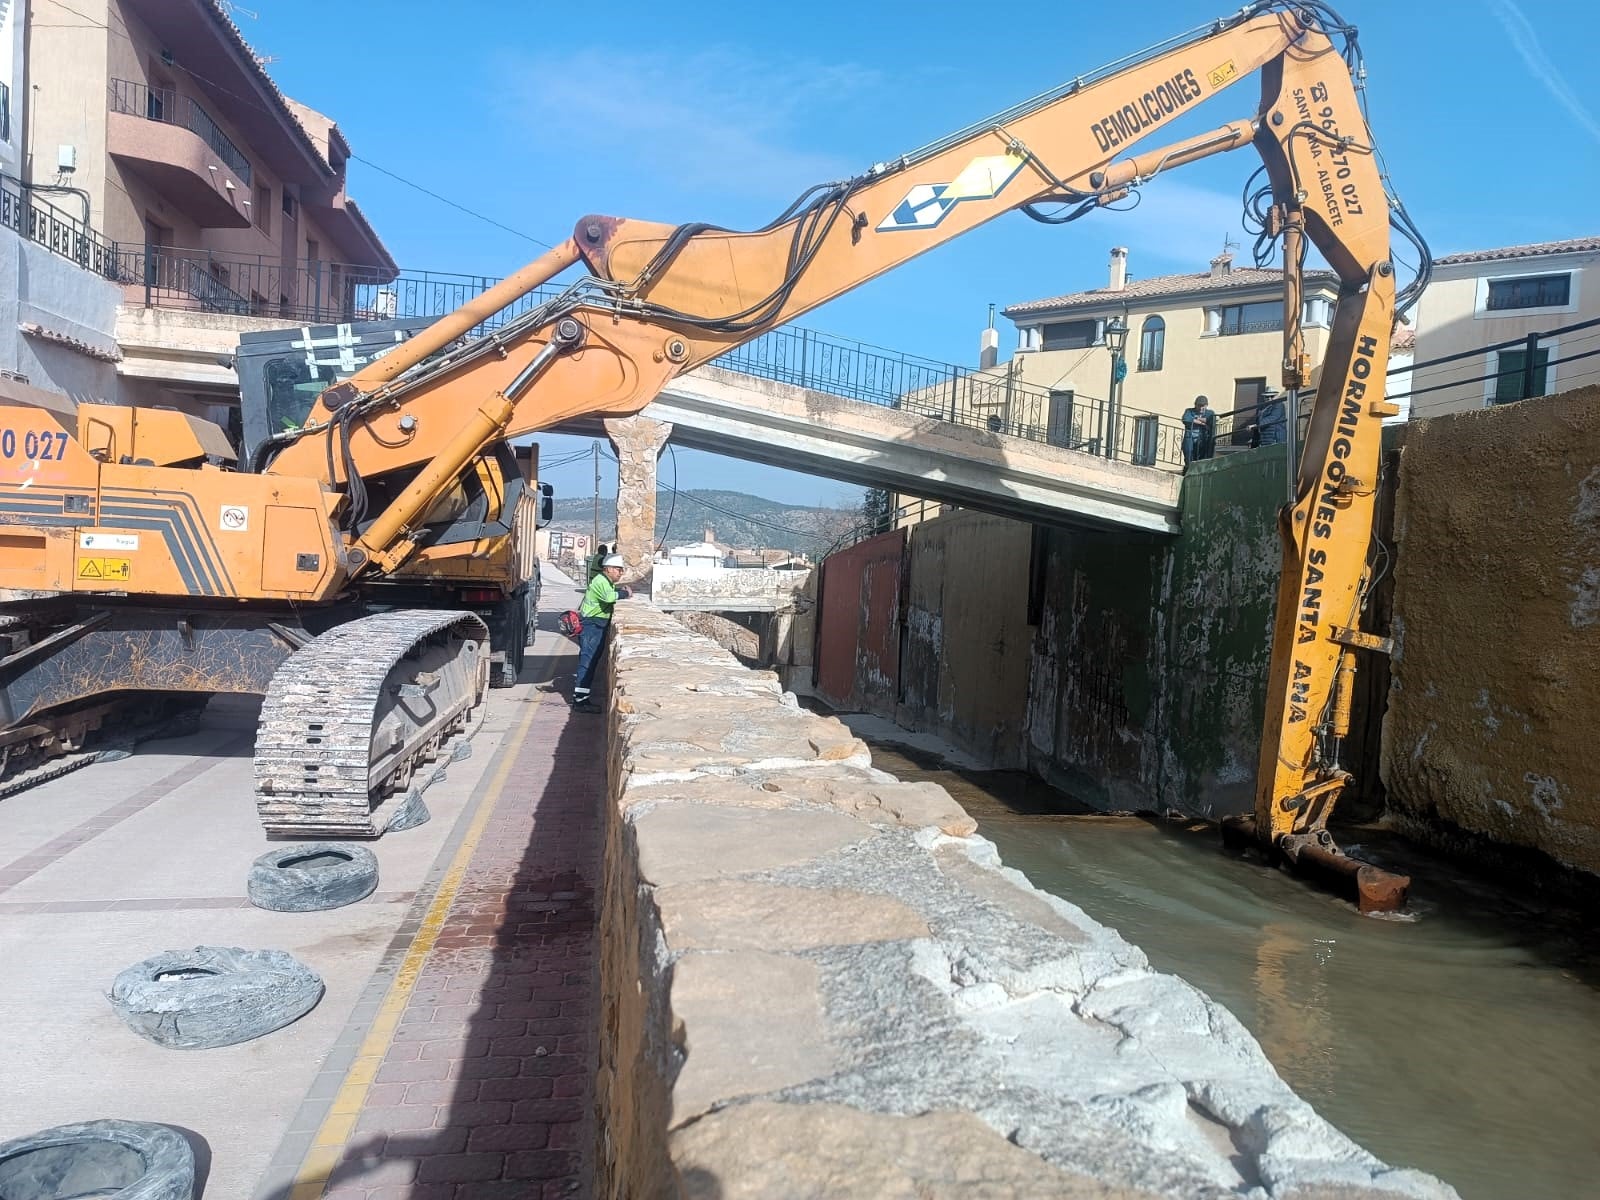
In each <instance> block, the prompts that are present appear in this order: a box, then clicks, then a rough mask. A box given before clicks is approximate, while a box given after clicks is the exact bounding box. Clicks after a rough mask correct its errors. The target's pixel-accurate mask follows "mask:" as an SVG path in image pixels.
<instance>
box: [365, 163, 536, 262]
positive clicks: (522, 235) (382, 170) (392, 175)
mask: <svg viewBox="0 0 1600 1200" xmlns="http://www.w3.org/2000/svg"><path fill="white" fill-rule="evenodd" d="M350 157H351V158H353V159H355V160H356V161H357V162H360V163H366V164H367V166H369V167H371V168H372V169H373V170H374V171H377V172H379V173H380V174H383V175H387V176H388V177H389V178H390V179H395V180H398V181H399V182H401V183H403V184H405V185H406V186H407V187H408V188H415V189H416V190H417V191H419V192H421V193H422V194H423V195H424V196H432V197H433V198H434V199H435V200H437V201H439V203H440V204H448V205H449V206H450V207H451V208H454V209H459V210H460V211H461V212H464V213H466V214H467V215H468V216H469V217H477V218H478V220H480V221H484V222H487V223H488V224H490V225H493V226H494V227H495V228H496V229H503V230H505V231H506V232H507V233H510V234H514V235H516V236H517V237H519V238H523V239H525V240H526V241H530V242H532V243H533V244H534V245H535V246H543V247H544V248H545V249H546V250H553V249H554V248H555V247H553V246H552V245H551V244H550V243H549V242H546V241H541V240H540V239H539V238H536V237H534V236H533V235H532V234H528V233H523V232H522V230H520V229H513V228H511V226H509V225H505V224H502V223H501V222H499V221H496V220H495V219H494V218H493V217H486V216H484V215H483V214H482V213H481V212H474V211H473V210H472V209H470V208H468V207H467V206H466V205H465V204H457V203H456V202H455V201H454V200H451V199H449V198H448V197H445V196H441V195H440V194H439V193H438V192H435V191H430V190H429V189H428V188H425V187H423V186H422V185H421V184H420V183H413V182H412V181H411V180H409V179H407V178H406V177H405V176H404V175H396V174H395V173H394V172H393V171H391V170H389V169H388V168H387V167H380V166H379V165H378V164H377V163H375V162H373V161H372V160H371V159H370V158H363V157H362V156H361V155H359V154H351V155H350Z"/></svg>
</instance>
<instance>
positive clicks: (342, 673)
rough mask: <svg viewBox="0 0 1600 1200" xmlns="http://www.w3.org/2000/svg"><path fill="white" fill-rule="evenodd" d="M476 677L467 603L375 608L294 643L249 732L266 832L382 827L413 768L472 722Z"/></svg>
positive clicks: (480, 633) (479, 701)
mask: <svg viewBox="0 0 1600 1200" xmlns="http://www.w3.org/2000/svg"><path fill="white" fill-rule="evenodd" d="M488 679H489V630H488V627H487V626H486V625H484V623H483V622H482V621H481V620H479V619H478V618H477V617H476V616H474V615H472V614H471V613H463V612H438V611H421V610H400V611H396V612H387V613H379V614H377V615H376V616H370V617H362V618H360V619H359V620H355V621H350V622H347V623H346V624H343V625H340V626H338V627H336V628H334V629H331V630H329V631H328V632H327V633H324V634H322V635H321V636H320V637H317V638H315V639H314V640H312V641H311V642H310V643H308V644H307V645H306V646H304V647H303V648H301V649H300V650H297V651H296V652H295V653H294V654H292V655H290V657H289V658H288V660H287V661H285V662H284V664H283V666H281V667H280V668H278V672H277V674H276V675H274V676H273V678H272V684H271V686H270V688H269V689H268V691H267V697H266V700H265V701H264V702H263V703H262V706H261V724H260V728H259V730H258V732H257V734H256V761H255V766H256V809H257V811H258V813H259V814H260V816H261V823H262V825H263V826H265V828H266V831H267V835H268V836H269V837H293V838H326V837H358V838H359V837H367V838H370V837H377V836H379V835H380V834H382V833H383V831H384V829H385V828H386V827H387V825H388V823H389V820H390V819H391V817H393V815H394V813H395V811H396V810H397V809H398V808H399V807H400V801H402V800H404V798H405V795H406V791H407V788H408V786H409V785H410V783H411V780H412V777H413V776H414V775H415V774H416V771H417V768H418V767H419V766H421V765H423V764H425V763H428V762H431V761H433V760H434V759H436V758H438V757H439V756H440V753H441V751H442V749H443V747H444V745H445V743H446V742H448V741H449V740H450V739H451V738H452V737H454V736H456V735H457V734H460V733H462V732H463V731H465V730H468V729H470V728H471V727H472V725H473V723H474V721H475V719H476V717H477V716H478V714H479V713H481V710H482V706H483V703H484V698H485V695H486V692H487V688H488Z"/></svg>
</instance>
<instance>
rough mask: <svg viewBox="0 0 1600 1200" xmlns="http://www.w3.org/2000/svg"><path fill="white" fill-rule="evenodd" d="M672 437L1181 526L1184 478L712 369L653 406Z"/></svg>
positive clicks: (1055, 517) (814, 470)
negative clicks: (1180, 504)
mask: <svg viewBox="0 0 1600 1200" xmlns="http://www.w3.org/2000/svg"><path fill="white" fill-rule="evenodd" d="M644 415H645V416H647V417H653V418H655V419H656V420H659V421H665V422H669V423H670V424H671V425H672V430H673V432H672V441H673V443H674V444H676V445H679V446H685V447H688V448H690V449H695V450H709V451H712V452H714V453H717V454H727V455H730V456H732V457H734V458H742V459H746V460H748V461H751V462H761V463H766V464H768V465H770V466H775V467H784V468H787V469H788V470H791V471H804V472H807V473H809V474H813V475H821V476H824V477H826V478H829V479H837V480H839V481H841V482H843V483H853V484H860V485H862V486H864V487H878V488H887V489H889V490H890V491H895V492H903V493H906V494H908V495H914V496H920V497H923V498H925V499H928V500H938V501H941V502H944V503H948V504H958V505H960V506H962V507H963V508H971V509H976V510H978V511H980V512H991V513H995V514H997V515H1000V516H1006V517H1014V518H1017V519H1018V520H1023V521H1034V522H1039V523H1043V524H1060V525H1091V526H1097V527H1101V528H1120V529H1137V530H1141V531H1143V532H1146V533H1156V534H1171V533H1176V532H1177V530H1178V488H1179V485H1180V483H1181V482H1182V479H1181V476H1179V475H1178V474H1177V473H1176V472H1174V471H1171V470H1161V469H1158V468H1156V467H1144V466H1133V465H1131V464H1128V463H1125V462H1118V461H1115V460H1109V459H1105V458H1099V457H1096V456H1095V455H1093V454H1087V453H1085V452H1083V451H1081V450H1071V449H1067V448H1065V447H1061V446H1053V445H1050V444H1049V443H1047V442H1040V441H1034V440H1031V439H1028V438H1022V437H1015V436H1009V435H1007V434H1004V433H990V432H989V431H988V430H986V429H982V428H975V427H973V426H971V425H967V424H960V423H955V422H951V421H947V420H941V419H939V418H937V417H932V416H926V415H920V414H918V413H916V412H911V411H907V410H904V409H899V408H891V407H887V406H885V405H882V404H874V403H868V402H864V401H860V400H851V399H847V398H845V397H843V396H838V395H834V394H832V393H829V392H822V391H815V390H812V389H810V388H803V387H797V386H795V385H793V384H789V383H782V382H779V381H777V380H773V379H763V378H760V377H759V376H755V375H748V374H745V373H743V372H741V371H735V370H729V369H728V368H725V367H719V366H705V367H701V368H699V369H698V370H696V371H694V372H692V373H690V374H688V375H685V376H683V377H681V378H679V379H677V380H675V381H674V382H673V383H672V384H671V386H669V387H668V388H667V389H666V391H664V392H663V393H662V394H661V395H660V397H658V398H657V399H656V401H655V402H654V403H652V404H651V405H650V406H649V407H648V408H646V409H645V410H644Z"/></svg>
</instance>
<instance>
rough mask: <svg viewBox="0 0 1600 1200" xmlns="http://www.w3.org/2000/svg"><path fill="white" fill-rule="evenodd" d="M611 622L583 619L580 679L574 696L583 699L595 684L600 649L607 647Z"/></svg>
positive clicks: (579, 647) (579, 650)
mask: <svg viewBox="0 0 1600 1200" xmlns="http://www.w3.org/2000/svg"><path fill="white" fill-rule="evenodd" d="M610 628H611V622H610V621H608V620H607V619H606V618H605V617H585V618H583V632H582V633H580V634H579V635H578V679H577V682H576V683H575V684H573V687H572V694H573V695H574V696H576V697H577V698H578V699H580V700H581V699H583V698H584V697H585V696H587V695H588V694H589V688H590V686H591V685H592V684H593V683H594V673H595V671H596V670H598V669H599V667H600V647H601V646H603V645H605V640H606V630H608V629H610Z"/></svg>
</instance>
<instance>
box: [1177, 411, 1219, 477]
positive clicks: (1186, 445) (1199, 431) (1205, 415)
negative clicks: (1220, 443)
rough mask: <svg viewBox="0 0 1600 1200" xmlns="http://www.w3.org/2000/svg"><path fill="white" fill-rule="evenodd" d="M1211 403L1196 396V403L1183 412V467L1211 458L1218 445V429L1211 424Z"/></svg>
mask: <svg viewBox="0 0 1600 1200" xmlns="http://www.w3.org/2000/svg"><path fill="white" fill-rule="evenodd" d="M1210 403H1211V402H1210V401H1209V400H1207V399H1206V398H1205V397H1204V396H1196V397H1195V398H1194V403H1193V404H1192V405H1190V406H1189V407H1188V408H1186V409H1184V410H1183V465H1184V466H1185V467H1188V465H1189V464H1190V463H1192V462H1197V461H1198V460H1200V459H1202V458H1210V457H1211V452H1212V450H1213V449H1214V448H1215V447H1216V444H1217V429H1216V426H1215V425H1213V424H1212V423H1211V409H1210V408H1209V407H1208V406H1209V405H1210Z"/></svg>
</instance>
